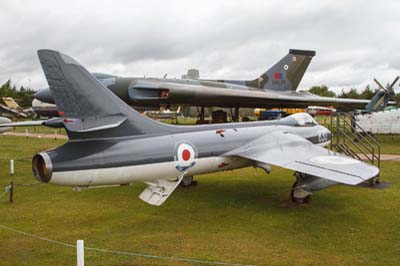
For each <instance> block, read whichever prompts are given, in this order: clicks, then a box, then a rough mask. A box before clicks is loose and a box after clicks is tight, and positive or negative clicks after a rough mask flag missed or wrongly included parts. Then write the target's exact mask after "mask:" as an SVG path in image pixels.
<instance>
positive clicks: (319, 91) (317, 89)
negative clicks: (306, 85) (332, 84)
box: [308, 85, 336, 97]
mask: <svg viewBox="0 0 400 266" xmlns="http://www.w3.org/2000/svg"><path fill="white" fill-rule="evenodd" d="M308 91H309V92H311V93H313V94H315V95H318V96H324V97H336V94H335V93H334V92H333V91H330V90H329V89H328V87H327V86H325V85H321V86H313V87H311V89H309V90H308Z"/></svg>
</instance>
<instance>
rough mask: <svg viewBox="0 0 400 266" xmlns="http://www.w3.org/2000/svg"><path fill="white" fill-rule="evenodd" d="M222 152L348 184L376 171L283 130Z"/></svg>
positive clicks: (359, 181) (376, 172) (374, 173)
mask: <svg viewBox="0 0 400 266" xmlns="http://www.w3.org/2000/svg"><path fill="white" fill-rule="evenodd" d="M224 155H226V156H239V157H242V158H246V159H249V160H253V161H255V162H262V163H267V164H272V165H276V166H280V167H283V168H287V169H290V170H293V171H297V172H302V173H306V174H310V175H314V176H318V177H321V178H325V179H328V180H332V181H335V182H340V183H343V184H348V185H357V184H359V183H362V182H364V181H366V180H368V179H370V178H373V177H375V176H376V175H377V174H378V173H379V169H378V168H377V167H375V166H372V165H369V164H366V163H364V162H361V161H358V160H355V159H353V158H350V157H347V156H345V155H343V154H340V153H336V152H333V151H330V150H327V149H325V148H322V147H320V146H317V145H315V144H313V143H311V142H309V141H308V140H306V139H304V138H302V137H300V136H298V135H294V134H291V133H288V132H283V131H280V132H273V133H270V134H267V135H264V136H262V137H260V138H258V139H255V140H253V141H251V142H250V143H248V144H246V145H244V146H242V147H239V148H237V149H235V150H232V151H230V152H228V153H226V154H224Z"/></svg>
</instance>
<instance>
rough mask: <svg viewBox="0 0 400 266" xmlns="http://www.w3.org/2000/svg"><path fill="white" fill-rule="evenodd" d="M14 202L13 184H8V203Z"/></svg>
mask: <svg viewBox="0 0 400 266" xmlns="http://www.w3.org/2000/svg"><path fill="white" fill-rule="evenodd" d="M13 201H14V182H13V181H11V182H10V203H13Z"/></svg>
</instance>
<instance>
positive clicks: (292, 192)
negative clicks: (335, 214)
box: [290, 180, 311, 204]
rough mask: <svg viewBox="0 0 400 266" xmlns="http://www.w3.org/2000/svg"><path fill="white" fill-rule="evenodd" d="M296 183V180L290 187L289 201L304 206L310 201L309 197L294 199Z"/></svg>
mask: <svg viewBox="0 0 400 266" xmlns="http://www.w3.org/2000/svg"><path fill="white" fill-rule="evenodd" d="M297 184H298V181H297V180H296V182H294V184H293V186H292V190H291V191H290V199H291V200H292V202H294V203H297V204H306V203H308V202H309V201H310V199H311V195H307V196H305V197H302V198H300V197H296V195H295V189H296V187H297Z"/></svg>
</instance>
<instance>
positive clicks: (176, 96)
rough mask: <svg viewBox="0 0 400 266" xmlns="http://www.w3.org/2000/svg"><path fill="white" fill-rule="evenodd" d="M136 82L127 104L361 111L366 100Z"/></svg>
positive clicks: (214, 85)
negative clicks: (324, 107)
mask: <svg viewBox="0 0 400 266" xmlns="http://www.w3.org/2000/svg"><path fill="white" fill-rule="evenodd" d="M193 82H194V81H191V82H190V83H189V82H188V83H183V82H175V81H173V80H172V81H168V80H166V81H162V80H147V79H140V80H138V81H137V82H135V83H133V84H132V85H131V86H130V87H129V89H128V95H129V98H130V100H132V101H133V102H135V103H137V104H141V105H145V104H149V105H151V104H152V103H158V104H159V103H160V102H164V103H169V104H193V105H197V106H199V105H201V106H220V107H235V106H239V107H267V108H268V107H286V108H295V107H297V108H306V107H307V106H309V105H321V104H323V105H333V106H337V107H346V106H349V105H350V106H351V108H353V109H354V108H365V106H366V105H367V104H368V103H369V102H370V100H362V99H346V98H331V97H321V96H317V95H314V94H312V93H308V92H301V91H273V90H268V89H265V90H261V89H256V88H251V87H248V86H244V85H238V84H228V83H221V82H208V81H196V82H197V84H194V83H193Z"/></svg>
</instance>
